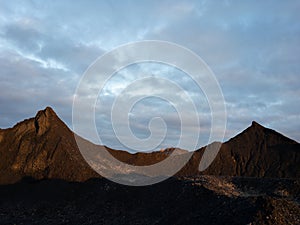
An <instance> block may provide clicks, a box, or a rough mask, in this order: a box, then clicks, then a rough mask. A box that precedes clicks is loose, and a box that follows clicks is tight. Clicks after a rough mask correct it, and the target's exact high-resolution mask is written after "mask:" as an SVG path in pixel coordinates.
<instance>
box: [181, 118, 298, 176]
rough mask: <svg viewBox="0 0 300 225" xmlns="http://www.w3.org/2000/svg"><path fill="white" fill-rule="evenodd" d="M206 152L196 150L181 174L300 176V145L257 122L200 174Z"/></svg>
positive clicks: (234, 140)
mask: <svg viewBox="0 0 300 225" xmlns="http://www.w3.org/2000/svg"><path fill="white" fill-rule="evenodd" d="M205 150H206V147H204V148H201V149H200V150H198V151H196V152H195V154H194V155H193V157H192V159H191V160H190V161H189V163H188V164H187V165H186V166H185V167H184V168H183V169H182V170H181V171H180V173H179V175H185V176H190V175H193V174H197V173H198V174H211V175H222V176H248V177H273V178H299V177H300V144H299V143H297V142H296V141H294V140H291V139H289V138H287V137H285V136H283V135H282V134H280V133H278V132H276V131H274V130H271V129H268V128H265V127H263V126H262V125H260V124H258V123H257V122H254V121H253V122H252V125H251V126H250V127H248V128H247V129H246V130H244V131H243V132H242V133H240V134H238V135H237V136H235V137H234V138H232V139H230V140H229V141H227V142H225V143H223V144H222V146H221V149H220V151H219V153H218V155H217V157H216V158H215V160H214V161H213V163H212V164H211V165H210V166H209V167H208V168H207V169H206V170H205V171H203V172H198V171H197V170H198V167H199V163H200V159H201V158H202V155H203V153H204V151H205Z"/></svg>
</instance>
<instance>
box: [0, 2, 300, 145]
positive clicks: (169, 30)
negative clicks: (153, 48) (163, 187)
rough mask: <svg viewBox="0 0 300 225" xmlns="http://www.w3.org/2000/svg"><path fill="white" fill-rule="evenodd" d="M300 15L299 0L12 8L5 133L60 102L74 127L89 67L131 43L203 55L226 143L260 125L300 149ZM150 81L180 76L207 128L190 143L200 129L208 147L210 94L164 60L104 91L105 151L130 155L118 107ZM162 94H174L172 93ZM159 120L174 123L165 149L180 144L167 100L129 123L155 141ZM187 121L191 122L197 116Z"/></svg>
mask: <svg viewBox="0 0 300 225" xmlns="http://www.w3.org/2000/svg"><path fill="white" fill-rule="evenodd" d="M299 10H300V3H299V2H297V1H284V2H276V3H274V2H272V1H265V2H254V1H253V2H238V3H236V2H235V3H233V2H231V1H222V2H218V1H210V2H207V1H183V2H182V1H170V2H169V1H164V2H149V1H144V2H134V1H124V2H121V3H117V4H116V3H113V2H104V1H103V2H93V4H86V3H85V2H83V1H78V2H76V3H73V2H71V1H70V2H68V1H65V2H52V3H42V2H39V1H22V2H21V3H20V2H19V3H16V2H5V1H3V2H2V7H1V9H0V13H1V16H0V65H1V75H0V77H1V83H0V88H1V90H2V93H1V96H0V109H1V111H0V114H1V120H0V128H8V127H12V126H13V125H15V124H16V123H17V122H20V121H21V120H22V119H24V118H25V119H26V118H29V117H32V116H33V115H35V113H36V112H37V111H38V110H40V109H42V108H45V106H47V105H51V107H52V108H53V109H54V111H55V112H56V113H57V114H58V115H59V118H60V119H62V120H63V121H64V122H65V123H66V125H67V126H68V127H69V128H70V129H71V130H73V128H72V127H73V124H72V105H73V99H74V97H75V92H76V88H77V86H78V82H79V81H80V79H81V77H82V75H83V74H84V72H85V71H86V69H87V68H88V67H89V65H91V64H92V63H93V62H94V61H95V60H96V59H97V58H98V57H100V56H101V55H103V54H104V53H106V52H108V51H110V50H112V49H115V48H116V47H118V46H120V45H124V44H126V43H128V42H135V41H143V40H163V41H168V42H174V43H176V44H179V45H182V46H184V47H186V48H188V49H190V50H191V51H193V52H195V53H196V54H198V55H199V56H200V57H201V58H202V59H203V60H204V61H205V62H206V63H207V64H208V65H209V67H210V68H211V69H212V71H213V72H214V74H215V76H216V78H217V80H218V82H219V84H220V86H221V89H222V92H223V95H224V98H225V105H226V109H227V128H226V133H225V137H224V140H228V139H229V138H231V137H233V136H235V135H236V134H238V133H239V132H241V129H244V128H246V127H248V125H249V124H250V125H251V123H252V121H257V122H258V123H259V124H263V126H266V127H271V129H274V130H276V131H279V132H280V133H281V134H283V135H285V136H287V137H289V138H291V139H293V140H295V141H297V142H300V132H299V130H300V104H299V103H298V102H297V101H299V100H297V97H296V96H299V94H300V93H299V90H300V85H299V84H300V82H299V73H300V64H299V61H300V54H299V52H300V49H299V48H300V38H299V37H300V24H299V22H298V21H300V15H299V13H298V12H299ZM275 25H276V26H275ZM144 74H147V75H151V76H153V77H155V78H156V77H165V78H167V79H170V80H172V81H174V83H176V84H180V85H181V86H182V88H183V89H184V90H185V91H186V92H187V93H188V94H189V95H190V96H191V98H192V100H193V101H194V102H195V105H196V107H197V109H198V110H199V115H198V116H199V120H200V127H197V126H196V125H195V123H193V121H189V124H188V130H189V134H188V136H191V137H192V136H193V134H194V133H195V131H198V130H199V129H200V131H201V132H200V134H201V135H202V136H201V138H200V139H199V142H198V147H201V146H205V145H207V144H208V143H207V139H208V138H207V137H208V135H209V131H210V126H211V112H210V110H209V109H210V107H209V103H208V101H207V99H206V96H205V93H203V92H202V90H200V91H199V90H198V89H197V87H195V84H194V83H193V81H192V80H189V79H186V78H185V77H186V74H185V73H184V72H182V71H180V70H178V69H177V68H174V67H171V66H166V65H162V64H158V63H139V64H135V65H130V66H128V67H126V68H124V69H122V70H120V71H118V72H117V73H116V74H115V75H114V77H113V78H112V79H111V80H110V81H109V82H108V83H107V84H106V86H105V88H104V89H103V90H102V92H101V93H99V98H102V104H101V102H97V104H96V105H95V106H94V107H95V110H96V126H97V128H98V132H99V133H100V135H101V136H102V138H103V140H102V142H103V143H102V144H103V145H107V146H109V147H111V148H114V149H124V145H122V143H120V142H119V141H118V140H117V139H116V138H114V137H113V129H112V126H111V118H110V114H111V109H110V107H111V106H112V105H113V102H114V100H115V99H116V96H118V95H120V93H122V91H123V90H124V89H126V87H127V85H129V84H130V82H133V81H134V80H135V79H137V78H138V77H139V76H141V75H144ZM158 84H160V85H162V86H163V85H164V83H157V82H156V83H155V82H148V83H145V86H148V87H149V88H148V89H145V87H144V86H143V87H141V88H140V89H137V90H135V91H134V92H132V93H133V94H134V95H138V96H143V95H144V94H145V93H150V94H151V93H152V92H151V91H152V90H153V89H154V88H155V87H156V86H158ZM161 92H162V93H164V94H166V95H174V89H171V88H169V87H167V86H166V87H165V88H164V89H162V90H161ZM179 100H181V101H184V100H185V99H179ZM297 103H298V104H297ZM153 116H157V117H161V118H163V119H164V121H165V123H166V125H167V126H168V133H167V136H166V139H164V141H163V142H162V143H161V144H160V145H159V146H157V148H158V149H160V148H166V147H168V146H169V147H170V144H171V145H174V146H176V144H177V141H178V136H179V135H180V134H179V132H180V131H179V130H180V129H179V128H180V123H178V116H177V115H176V107H174V105H172V104H170V103H168V102H166V101H164V100H162V99H157V98H151V97H148V98H146V99H144V100H143V101H140V102H139V103H138V104H136V105H135V107H133V108H132V111H131V112H130V115H128V120H130V125H131V129H132V131H133V133H134V134H135V135H136V136H137V137H138V138H141V139H146V138H147V137H149V135H150V134H151V131H149V127H148V126H149V123H150V122H151V121H152V118H153ZM184 117H186V118H189V111H188V110H187V112H185V114H184ZM122 126H124V124H120V127H122ZM112 137H113V138H112ZM221 138H222V137H221V136H220V139H221ZM224 140H223V139H222V140H215V141H222V142H223V141H224ZM90 141H92V142H93V143H97V141H95V140H93V139H91V140H90ZM98 144H99V143H98ZM179 147H180V146H179ZM125 149H126V148H125Z"/></svg>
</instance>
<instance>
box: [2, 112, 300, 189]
mask: <svg viewBox="0 0 300 225" xmlns="http://www.w3.org/2000/svg"><path fill="white" fill-rule="evenodd" d="M216 144H218V143H214V145H216ZM86 145H87V147H88V148H91V149H92V148H93V149H96V151H98V149H99V151H101V150H103V146H95V145H93V144H92V143H90V142H88V141H86ZM107 149H108V150H109V152H110V153H111V154H112V155H113V156H114V157H116V158H117V159H119V160H121V161H123V162H126V163H128V164H132V165H151V164H154V163H157V162H159V161H161V160H163V159H165V158H166V157H168V156H169V155H170V153H172V152H173V150H174V149H167V150H165V151H161V152H154V153H137V154H130V153H128V152H125V151H117V150H113V149H109V148H107ZM205 150H206V148H205V147H204V148H201V149H200V150H198V151H195V153H194V155H193V156H192V158H191V159H190V161H189V163H188V164H187V165H186V166H185V167H184V168H183V169H182V170H181V171H180V172H179V173H178V174H177V176H194V175H199V174H210V175H227V176H251V177H275V178H276V177H281V178H284V177H285V178H287V177H288V178H299V177H300V166H299V165H300V144H298V143H297V142H295V141H293V140H291V139H289V138H287V137H285V136H283V135H281V134H279V133H277V132H275V131H273V130H271V129H267V128H265V127H263V126H261V125H259V124H258V123H256V122H253V123H252V125H251V126H250V127H249V128H247V129H246V130H245V131H243V132H242V133H241V134H239V135H237V136H236V137H234V138H232V139H230V140H229V141H228V142H226V143H224V144H222V147H221V150H220V151H219V153H218V155H217V157H216V159H215V160H214V161H213V163H212V164H211V165H210V167H208V168H207V169H206V170H205V171H203V172H199V170H198V167H199V163H200V159H201V157H202V155H203V153H204V151H205ZM181 153H182V154H184V151H181ZM179 156H180V155H179ZM0 162H1V163H0V184H6V183H14V182H16V181H18V180H20V179H21V178H22V177H25V176H31V177H33V178H36V179H44V178H57V179H64V180H66V181H85V180H87V179H90V178H94V177H99V175H98V174H97V173H96V172H94V171H93V170H92V169H91V168H90V166H89V165H88V164H87V163H86V162H85V160H84V159H83V157H82V155H81V153H80V152H79V150H78V147H77V144H76V141H75V138H74V134H73V132H72V131H71V130H70V129H69V128H68V127H67V126H66V125H65V124H64V123H63V122H62V121H61V120H60V119H59V118H58V117H57V115H56V114H55V112H54V111H53V110H52V109H51V108H50V107H47V108H46V109H44V110H41V111H39V112H38V113H37V115H36V116H35V117H34V118H31V119H27V120H24V121H23V122H20V123H18V124H16V125H15V126H14V127H13V128H9V129H3V130H2V129H0Z"/></svg>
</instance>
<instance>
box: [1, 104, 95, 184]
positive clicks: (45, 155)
mask: <svg viewBox="0 0 300 225" xmlns="http://www.w3.org/2000/svg"><path fill="white" fill-rule="evenodd" d="M0 136H1V146H0V154H1V155H0V161H1V164H0V183H13V182H16V181H17V180H19V179H21V178H22V177H24V176H31V177H34V178H36V179H43V178H59V179H66V180H74V181H83V180H86V179H87V178H90V177H97V176H98V175H97V174H96V173H95V172H94V171H93V170H92V169H91V168H90V167H89V166H88V165H87V164H86V163H85V161H84V159H83V158H82V156H81V154H80V152H79V151H78V148H77V145H76V142H75V139H74V136H73V133H72V131H71V130H69V128H68V127H67V126H66V125H65V124H64V123H63V122H62V121H61V120H60V119H59V118H58V117H57V115H56V114H55V112H54V111H53V110H52V109H51V108H50V107H47V108H46V109H45V110H41V111H39V112H38V113H37V115H36V116H35V117H34V118H31V119H27V120H24V121H23V122H20V123H18V124H16V125H15V126H14V127H13V128H9V129H5V130H1V131H0Z"/></svg>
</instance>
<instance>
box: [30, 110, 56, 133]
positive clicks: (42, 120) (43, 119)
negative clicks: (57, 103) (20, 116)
mask: <svg viewBox="0 0 300 225" xmlns="http://www.w3.org/2000/svg"><path fill="white" fill-rule="evenodd" d="M54 120H59V118H58V116H57V115H56V113H55V112H54V110H53V109H52V108H51V107H49V106H48V107H46V108H45V109H44V110H40V111H38V113H37V114H36V116H35V117H34V126H35V130H36V133H37V134H38V135H42V134H44V133H45V132H46V131H47V130H48V129H49V127H50V126H51V122H53V121H54Z"/></svg>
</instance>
